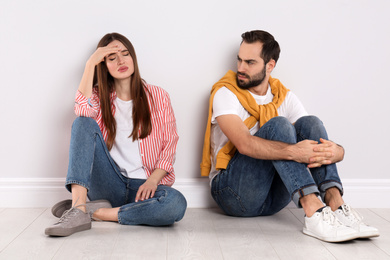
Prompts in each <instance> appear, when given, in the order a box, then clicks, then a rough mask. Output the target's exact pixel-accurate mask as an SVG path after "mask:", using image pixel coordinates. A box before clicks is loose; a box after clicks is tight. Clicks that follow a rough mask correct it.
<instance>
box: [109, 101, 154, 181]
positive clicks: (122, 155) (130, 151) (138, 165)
mask: <svg viewBox="0 0 390 260" xmlns="http://www.w3.org/2000/svg"><path fill="white" fill-rule="evenodd" d="M114 105H115V108H116V111H115V116H114V117H115V120H116V136H115V141H114V144H113V146H112V149H111V151H110V155H111V157H112V159H113V160H114V161H115V163H116V164H117V165H118V168H119V170H120V171H121V173H122V174H123V175H124V176H126V177H128V178H133V179H146V174H145V170H144V168H143V166H142V161H141V155H140V152H139V146H138V140H136V141H134V142H133V139H132V137H129V136H130V134H131V132H132V131H133V119H132V111H133V101H132V100H130V101H123V100H120V99H119V98H118V97H117V98H116V99H115V100H114Z"/></svg>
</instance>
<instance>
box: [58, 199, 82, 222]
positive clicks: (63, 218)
mask: <svg viewBox="0 0 390 260" xmlns="http://www.w3.org/2000/svg"><path fill="white" fill-rule="evenodd" d="M77 201H78V200H76V202H75V204H77ZM82 206H87V205H86V204H80V205H76V206H72V207H71V208H70V209H68V210H66V211H64V214H62V216H61V218H60V219H59V220H58V223H66V222H67V221H68V220H69V219H71V218H72V217H73V216H74V215H76V214H77V211H76V210H75V209H76V208H78V207H82Z"/></svg>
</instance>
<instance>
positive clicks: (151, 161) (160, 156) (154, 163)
mask: <svg viewBox="0 0 390 260" xmlns="http://www.w3.org/2000/svg"><path fill="white" fill-rule="evenodd" d="M148 89H149V91H150V93H151V95H152V97H153V101H152V102H150V103H153V105H151V107H150V108H151V111H152V113H151V116H152V132H151V134H150V135H149V136H148V137H147V138H145V139H143V140H141V158H142V160H143V162H144V165H145V166H146V168H147V175H148V176H150V174H151V173H152V172H153V170H154V169H156V168H159V169H163V170H165V171H166V172H167V173H168V174H167V175H166V176H165V177H164V178H163V179H162V180H161V183H160V184H164V185H169V186H170V185H172V184H173V183H174V182H175V173H174V168H173V164H174V162H175V159H176V146H177V142H178V139H179V136H178V134H177V130H176V119H175V115H174V113H173V109H172V106H171V102H170V99H169V95H168V93H167V92H165V91H164V90H162V89H161V88H158V87H155V86H150V85H149V86H148Z"/></svg>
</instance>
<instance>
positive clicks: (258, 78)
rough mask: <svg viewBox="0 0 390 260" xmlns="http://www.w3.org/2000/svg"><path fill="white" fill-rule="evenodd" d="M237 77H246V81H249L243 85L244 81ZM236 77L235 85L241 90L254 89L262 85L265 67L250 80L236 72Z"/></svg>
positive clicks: (245, 75) (243, 74)
mask: <svg viewBox="0 0 390 260" xmlns="http://www.w3.org/2000/svg"><path fill="white" fill-rule="evenodd" d="M238 75H241V76H244V77H246V78H247V79H249V81H248V82H246V83H245V81H243V80H239V79H238V77H237V76H238ZM237 76H236V81H237V85H238V86H239V87H240V88H241V89H248V88H253V87H256V86H258V85H260V84H261V83H263V81H264V79H265V66H264V69H263V70H262V71H260V73H258V74H256V75H254V76H253V77H252V79H251V78H250V77H249V76H248V75H247V74H245V73H240V72H237Z"/></svg>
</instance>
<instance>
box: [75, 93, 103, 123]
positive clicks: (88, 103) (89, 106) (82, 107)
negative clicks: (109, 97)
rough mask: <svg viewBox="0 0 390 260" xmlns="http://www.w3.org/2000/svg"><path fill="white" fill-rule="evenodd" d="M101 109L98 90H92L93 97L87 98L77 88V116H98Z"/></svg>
mask: <svg viewBox="0 0 390 260" xmlns="http://www.w3.org/2000/svg"><path fill="white" fill-rule="evenodd" d="M99 111H100V106H99V97H98V95H97V92H96V91H93V92H92V96H91V98H87V97H86V96H84V95H83V93H81V92H80V91H78V90H77V93H76V98H75V105H74V112H75V113H76V115H77V116H84V117H92V118H95V119H96V118H97V116H98V114H99Z"/></svg>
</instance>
